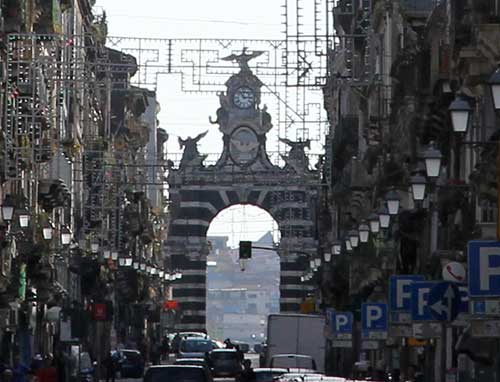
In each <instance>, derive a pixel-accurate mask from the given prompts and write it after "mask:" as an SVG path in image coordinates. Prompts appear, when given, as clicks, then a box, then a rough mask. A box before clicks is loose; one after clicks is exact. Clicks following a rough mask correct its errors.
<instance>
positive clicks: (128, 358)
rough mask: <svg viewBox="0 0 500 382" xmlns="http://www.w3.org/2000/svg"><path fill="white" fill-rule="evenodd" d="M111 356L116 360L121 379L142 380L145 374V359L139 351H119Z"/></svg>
mask: <svg viewBox="0 0 500 382" xmlns="http://www.w3.org/2000/svg"><path fill="white" fill-rule="evenodd" d="M111 355H112V357H113V358H114V359H115V360H116V364H117V373H118V375H119V378H140V377H142V375H143V374H144V357H143V356H142V354H141V352H140V351H139V350H134V349H119V350H117V351H114V352H112V353H111Z"/></svg>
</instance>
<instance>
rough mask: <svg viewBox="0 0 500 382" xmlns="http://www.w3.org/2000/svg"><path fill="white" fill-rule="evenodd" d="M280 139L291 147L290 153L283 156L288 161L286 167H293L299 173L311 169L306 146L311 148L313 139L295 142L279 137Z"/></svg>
mask: <svg viewBox="0 0 500 382" xmlns="http://www.w3.org/2000/svg"><path fill="white" fill-rule="evenodd" d="M279 140H280V141H281V142H283V143H285V144H287V145H288V146H290V147H291V148H290V151H289V152H288V155H282V156H281V157H282V158H283V160H284V161H285V163H286V165H285V169H290V168H292V169H294V170H295V171H296V172H297V173H300V172H307V171H309V158H308V157H307V155H306V153H305V148H306V147H307V148H310V145H311V141H310V140H309V139H307V140H305V141H297V142H293V141H291V140H289V139H286V138H279Z"/></svg>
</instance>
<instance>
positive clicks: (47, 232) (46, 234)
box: [42, 221, 54, 241]
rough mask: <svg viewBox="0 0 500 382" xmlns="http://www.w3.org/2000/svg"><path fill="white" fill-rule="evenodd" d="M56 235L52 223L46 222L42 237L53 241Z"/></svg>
mask: <svg viewBox="0 0 500 382" xmlns="http://www.w3.org/2000/svg"><path fill="white" fill-rule="evenodd" d="M53 234H54V227H53V226H52V223H51V222H50V221H48V222H46V223H45V224H44V225H43V226H42V236H43V238H44V239H45V240H47V241H48V240H52V236H53Z"/></svg>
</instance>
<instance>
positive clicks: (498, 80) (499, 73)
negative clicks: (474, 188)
mask: <svg viewBox="0 0 500 382" xmlns="http://www.w3.org/2000/svg"><path fill="white" fill-rule="evenodd" d="M489 84H490V89H491V98H493V106H494V108H495V111H496V112H498V111H499V110H500V68H498V69H497V70H495V72H494V73H493V74H492V75H491V77H490V79H489ZM497 144H498V147H497V180H498V184H497V240H500V140H499V141H498V143H497Z"/></svg>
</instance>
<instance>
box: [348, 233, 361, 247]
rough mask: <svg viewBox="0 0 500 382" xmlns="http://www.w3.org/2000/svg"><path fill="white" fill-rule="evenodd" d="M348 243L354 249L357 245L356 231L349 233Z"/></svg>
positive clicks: (357, 236) (357, 235)
mask: <svg viewBox="0 0 500 382" xmlns="http://www.w3.org/2000/svg"><path fill="white" fill-rule="evenodd" d="M349 242H350V243H351V247H352V248H356V247H357V246H358V244H359V234H358V231H356V230H351V231H349Z"/></svg>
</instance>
